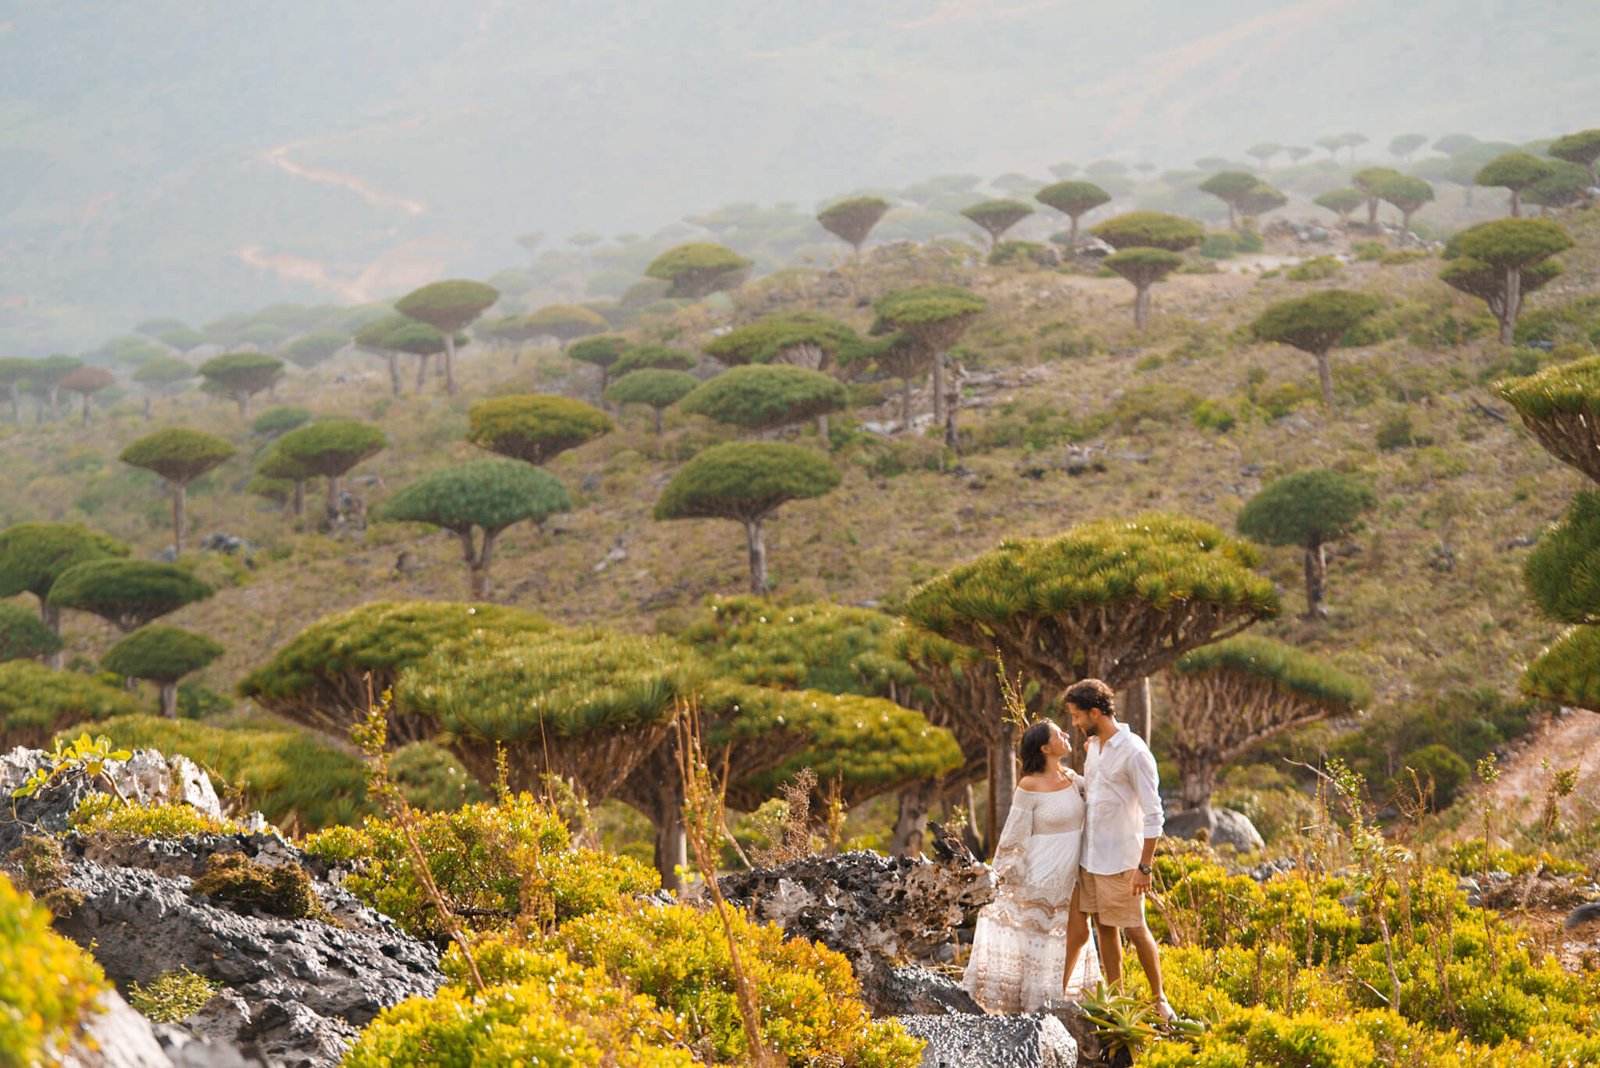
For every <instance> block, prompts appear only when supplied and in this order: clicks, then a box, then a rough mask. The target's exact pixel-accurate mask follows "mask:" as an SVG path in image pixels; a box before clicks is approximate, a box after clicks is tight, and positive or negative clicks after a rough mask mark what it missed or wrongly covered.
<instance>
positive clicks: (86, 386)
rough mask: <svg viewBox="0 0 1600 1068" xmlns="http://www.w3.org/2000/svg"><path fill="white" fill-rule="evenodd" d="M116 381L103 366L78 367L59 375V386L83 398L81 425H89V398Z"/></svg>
mask: <svg viewBox="0 0 1600 1068" xmlns="http://www.w3.org/2000/svg"><path fill="white" fill-rule="evenodd" d="M116 382H117V376H116V375H114V374H112V373H111V372H110V371H107V370H106V369H105V368H104V367H80V368H78V369H77V370H76V371H73V372H71V373H70V374H66V375H63V376H62V377H61V388H62V389H64V390H66V391H67V392H68V393H76V394H77V395H78V396H80V397H82V398H83V425H84V426H88V425H89V406H90V399H91V398H92V397H93V396H94V395H95V394H96V393H99V392H100V391H101V390H102V389H105V388H106V387H108V386H113V385H115V384H116Z"/></svg>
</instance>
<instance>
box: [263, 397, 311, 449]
mask: <svg viewBox="0 0 1600 1068" xmlns="http://www.w3.org/2000/svg"><path fill="white" fill-rule="evenodd" d="M309 422H311V409H309V408H302V407H300V406H299V405H298V404H283V405H279V406H278V407H276V408H268V409H267V410H266V411H264V412H262V413H261V414H260V415H258V416H256V417H255V420H254V421H252V422H251V424H250V433H252V434H255V435H257V436H259V437H263V438H266V439H268V440H269V441H270V440H272V439H274V438H280V437H282V436H283V435H285V434H287V433H288V432H289V431H291V430H295V429H298V428H299V427H303V426H305V425H306V424H307V423H309Z"/></svg>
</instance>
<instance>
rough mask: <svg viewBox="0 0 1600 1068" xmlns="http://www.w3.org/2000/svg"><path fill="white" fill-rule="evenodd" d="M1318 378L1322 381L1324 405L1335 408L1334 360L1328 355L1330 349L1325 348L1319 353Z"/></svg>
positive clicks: (1330, 408)
mask: <svg viewBox="0 0 1600 1068" xmlns="http://www.w3.org/2000/svg"><path fill="white" fill-rule="evenodd" d="M1317 379H1318V381H1320V382H1321V383H1322V406H1323V407H1325V408H1327V409H1329V410H1330V411H1331V410H1332V409H1333V361H1332V360H1331V359H1329V357H1328V350H1327V349H1323V350H1322V351H1321V352H1319V353H1317Z"/></svg>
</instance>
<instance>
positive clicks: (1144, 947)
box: [1118, 925, 1166, 1005]
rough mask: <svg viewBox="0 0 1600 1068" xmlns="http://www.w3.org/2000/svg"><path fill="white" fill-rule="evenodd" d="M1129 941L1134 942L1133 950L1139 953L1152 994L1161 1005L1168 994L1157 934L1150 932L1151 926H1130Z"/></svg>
mask: <svg viewBox="0 0 1600 1068" xmlns="http://www.w3.org/2000/svg"><path fill="white" fill-rule="evenodd" d="M1128 941H1130V942H1132V943H1133V951H1134V952H1135V953H1137V954H1138V955H1139V966H1140V967H1141V968H1143V969H1144V977H1145V978H1146V979H1147V980H1149V982H1150V994H1151V996H1152V997H1154V998H1155V1000H1156V1004H1157V1005H1160V1004H1161V1003H1162V1002H1163V1001H1165V1000H1166V994H1165V993H1164V992H1163V991H1162V989H1161V951H1160V949H1158V948H1157V946H1156V936H1155V935H1153V934H1151V933H1150V928H1148V927H1145V926H1143V925H1140V926H1138V927H1130V928H1128ZM1118 963H1119V964H1120V963H1121V962H1120V961H1119V962H1118Z"/></svg>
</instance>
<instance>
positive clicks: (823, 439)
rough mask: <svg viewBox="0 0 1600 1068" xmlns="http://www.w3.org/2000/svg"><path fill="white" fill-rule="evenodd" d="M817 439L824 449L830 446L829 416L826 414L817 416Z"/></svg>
mask: <svg viewBox="0 0 1600 1068" xmlns="http://www.w3.org/2000/svg"><path fill="white" fill-rule="evenodd" d="M817 441H818V442H819V443H821V445H822V447H823V448H824V449H826V448H828V447H829V444H828V441H829V438H828V417H827V416H826V415H819V416H817Z"/></svg>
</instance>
